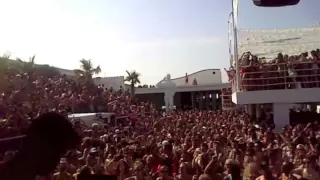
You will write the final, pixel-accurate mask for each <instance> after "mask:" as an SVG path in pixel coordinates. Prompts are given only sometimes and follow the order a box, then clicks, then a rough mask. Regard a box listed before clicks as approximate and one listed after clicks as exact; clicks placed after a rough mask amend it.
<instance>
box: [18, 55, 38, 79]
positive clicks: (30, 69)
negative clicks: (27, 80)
mask: <svg viewBox="0 0 320 180" xmlns="http://www.w3.org/2000/svg"><path fill="white" fill-rule="evenodd" d="M35 59H36V55H33V56H32V57H29V61H23V60H22V59H20V58H17V59H16V60H17V61H18V63H19V69H20V71H21V73H27V74H28V75H29V77H32V74H33V73H34V68H35Z"/></svg>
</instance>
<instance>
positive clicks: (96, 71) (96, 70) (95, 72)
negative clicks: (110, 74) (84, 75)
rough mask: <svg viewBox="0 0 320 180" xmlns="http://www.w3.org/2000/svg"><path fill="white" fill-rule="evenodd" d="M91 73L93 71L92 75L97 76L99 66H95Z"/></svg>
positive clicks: (99, 69)
mask: <svg viewBox="0 0 320 180" xmlns="http://www.w3.org/2000/svg"><path fill="white" fill-rule="evenodd" d="M92 71H93V74H99V73H101V68H100V66H97V67H96V68H94V69H93V70H92Z"/></svg>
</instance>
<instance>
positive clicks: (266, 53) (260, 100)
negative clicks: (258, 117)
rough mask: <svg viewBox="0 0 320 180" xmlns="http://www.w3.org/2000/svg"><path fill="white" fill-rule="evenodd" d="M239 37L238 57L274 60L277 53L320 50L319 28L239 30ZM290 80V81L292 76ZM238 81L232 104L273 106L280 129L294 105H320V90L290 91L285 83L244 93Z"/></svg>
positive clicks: (297, 88) (285, 122)
mask: <svg viewBox="0 0 320 180" xmlns="http://www.w3.org/2000/svg"><path fill="white" fill-rule="evenodd" d="M238 36H239V37H238V40H239V42H238V51H239V56H241V54H242V53H244V52H248V51H250V52H251V53H252V54H254V55H258V56H259V57H266V58H267V59H273V58H275V57H276V56H277V54H278V53H282V54H288V55H289V56H290V55H299V54H301V53H303V52H309V55H310V51H311V50H315V49H317V48H320V27H314V28H298V29H274V30H239V32H238ZM236 70H237V71H239V70H240V66H238V67H236ZM305 70H307V71H309V70H311V71H312V70H314V69H304V71H305ZM278 71H280V70H278ZM318 71H319V70H318ZM239 72H240V71H239ZM250 73H255V72H250ZM250 73H247V74H250ZM311 74H312V73H311ZM296 76H298V77H299V75H295V77H294V78H296ZM315 76H318V75H315ZM287 77H288V78H291V76H290V75H289V76H287ZM268 78H269V79H271V78H273V79H274V78H275V77H264V78H263V79H268ZM276 78H283V77H276ZM239 79H241V78H239ZM239 79H238V81H236V82H235V83H234V84H236V86H238V88H234V89H233V90H234V92H233V94H232V101H233V102H234V103H236V104H240V105H257V104H272V106H273V117H274V122H275V124H276V126H277V127H278V128H281V127H283V126H284V125H287V124H289V122H290V117H289V109H290V108H292V105H293V104H299V103H317V102H320V88H316V87H313V88H308V87H303V88H301V87H300V88H299V86H296V87H295V88H291V89H288V88H286V87H287V86H286V85H284V83H287V82H283V84H282V85H284V87H285V88H283V89H276V90H251V91H241V88H240V87H244V85H241V81H240V80H239ZM251 79H252V78H251ZM260 79H261V77H260ZM267 82H268V81H267ZM312 83H314V82H312ZM247 84H248V83H247ZM247 84H246V85H247ZM254 84H255V83H250V85H251V86H252V85H254ZM280 85H281V84H280ZM257 86H258V85H257ZM259 86H264V87H266V86H268V84H260V85H259ZM270 86H272V84H270ZM257 89H260V88H257Z"/></svg>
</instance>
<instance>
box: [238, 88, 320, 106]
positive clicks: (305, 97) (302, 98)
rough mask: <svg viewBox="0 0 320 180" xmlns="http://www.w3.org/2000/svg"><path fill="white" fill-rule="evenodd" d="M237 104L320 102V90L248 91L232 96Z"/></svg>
mask: <svg viewBox="0 0 320 180" xmlns="http://www.w3.org/2000/svg"><path fill="white" fill-rule="evenodd" d="M232 101H233V102H234V103H235V104H267V103H280V104H283V103H285V104H295V103H305V102H320V88H302V89H283V90H265V91H246V92H236V93H233V94H232Z"/></svg>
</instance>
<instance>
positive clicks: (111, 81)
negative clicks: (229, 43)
mask: <svg viewBox="0 0 320 180" xmlns="http://www.w3.org/2000/svg"><path fill="white" fill-rule="evenodd" d="M93 81H94V83H95V84H96V85H97V86H98V85H102V84H103V85H104V88H108V89H109V88H110V87H113V89H114V90H118V89H119V88H120V86H122V87H123V88H124V76H114V77H100V78H94V79H93Z"/></svg>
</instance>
